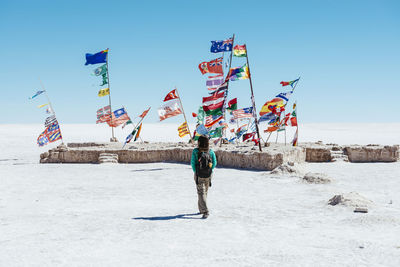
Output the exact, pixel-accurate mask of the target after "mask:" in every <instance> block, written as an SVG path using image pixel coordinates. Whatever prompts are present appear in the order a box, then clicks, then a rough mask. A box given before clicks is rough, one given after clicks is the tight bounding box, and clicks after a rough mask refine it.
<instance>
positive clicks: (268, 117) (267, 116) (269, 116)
mask: <svg viewBox="0 0 400 267" xmlns="http://www.w3.org/2000/svg"><path fill="white" fill-rule="evenodd" d="M276 117H277V116H276V115H275V114H274V113H272V112H269V113H265V114H264V115H262V116H261V117H260V119H259V120H258V122H264V121H270V120H274V119H276Z"/></svg>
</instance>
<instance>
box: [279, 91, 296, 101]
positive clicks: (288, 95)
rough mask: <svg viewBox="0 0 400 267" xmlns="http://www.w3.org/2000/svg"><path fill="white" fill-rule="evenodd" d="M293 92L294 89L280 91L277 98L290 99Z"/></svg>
mask: <svg viewBox="0 0 400 267" xmlns="http://www.w3.org/2000/svg"><path fill="white" fill-rule="evenodd" d="M292 94H293V91H289V92H286V93H280V94H279V95H277V96H276V97H277V98H282V99H283V100H285V101H289V97H290V96H291V95H292Z"/></svg>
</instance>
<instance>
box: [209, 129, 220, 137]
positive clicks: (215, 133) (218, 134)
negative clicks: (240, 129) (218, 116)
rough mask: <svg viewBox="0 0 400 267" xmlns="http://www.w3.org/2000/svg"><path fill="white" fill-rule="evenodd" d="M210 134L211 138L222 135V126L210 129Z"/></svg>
mask: <svg viewBox="0 0 400 267" xmlns="http://www.w3.org/2000/svg"><path fill="white" fill-rule="evenodd" d="M209 136H210V138H217V137H222V127H218V128H217V129H215V130H212V131H210V132H209Z"/></svg>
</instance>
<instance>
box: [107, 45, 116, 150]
mask: <svg viewBox="0 0 400 267" xmlns="http://www.w3.org/2000/svg"><path fill="white" fill-rule="evenodd" d="M108 53H109V48H107V56H106V66H107V83H108V92H109V93H108V103H109V105H110V110H111V118H110V119H111V120H110V124H111V125H113V123H112V117H113V116H112V112H113V111H112V108H111V88H110V74H109V72H108ZM111 134H112V138H111V139H110V141H111V142H116V141H117V140H116V138H115V137H114V127H112V126H111Z"/></svg>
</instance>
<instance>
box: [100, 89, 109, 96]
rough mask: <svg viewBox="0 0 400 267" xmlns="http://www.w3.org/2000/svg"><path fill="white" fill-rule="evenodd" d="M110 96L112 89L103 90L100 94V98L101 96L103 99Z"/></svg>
mask: <svg viewBox="0 0 400 267" xmlns="http://www.w3.org/2000/svg"><path fill="white" fill-rule="evenodd" d="M109 94H110V88H104V89H101V90H100V91H99V92H98V94H97V95H98V96H100V97H102V96H106V95H109Z"/></svg>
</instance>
